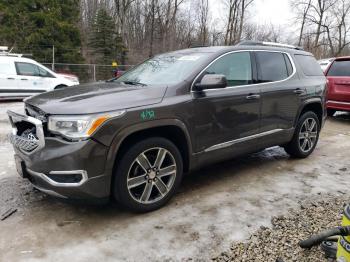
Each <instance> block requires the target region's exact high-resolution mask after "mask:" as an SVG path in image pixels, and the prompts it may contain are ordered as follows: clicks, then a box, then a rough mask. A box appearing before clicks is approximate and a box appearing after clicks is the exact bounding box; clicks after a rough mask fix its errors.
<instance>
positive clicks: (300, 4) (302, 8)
mask: <svg viewBox="0 0 350 262" xmlns="http://www.w3.org/2000/svg"><path fill="white" fill-rule="evenodd" d="M311 1H312V0H307V1H304V0H301V1H296V2H293V4H292V6H293V9H294V10H295V12H296V15H297V17H296V21H297V22H299V21H300V32H299V39H298V46H301V45H302V40H303V36H304V30H305V26H306V22H307V18H308V15H309V12H310V7H311Z"/></svg>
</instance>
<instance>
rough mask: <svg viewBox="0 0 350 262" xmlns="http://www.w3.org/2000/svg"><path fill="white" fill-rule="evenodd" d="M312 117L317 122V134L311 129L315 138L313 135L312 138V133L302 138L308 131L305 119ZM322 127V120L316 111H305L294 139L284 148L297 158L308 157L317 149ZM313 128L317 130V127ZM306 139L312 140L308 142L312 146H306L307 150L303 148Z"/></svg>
mask: <svg viewBox="0 0 350 262" xmlns="http://www.w3.org/2000/svg"><path fill="white" fill-rule="evenodd" d="M309 119H310V120H309ZM311 119H312V120H313V121H315V123H316V124H315V125H316V130H317V134H316V136H315V134H314V133H315V132H311V131H310V134H311V133H312V136H315V139H314V140H313V137H312V138H311V135H310V134H308V135H307V136H305V138H300V137H303V136H304V134H305V133H307V132H306V131H305V125H304V123H305V121H306V120H308V121H311ZM311 123H313V122H312V121H311ZM320 129H321V128H320V122H319V120H318V117H317V115H316V114H315V113H314V112H311V111H310V112H305V113H304V114H303V115H302V116H301V117H300V118H299V120H298V123H297V126H296V129H295V132H294V135H293V139H292V140H291V141H290V142H289V143H288V144H287V145H285V146H284V149H285V150H286V152H287V153H288V154H289V155H291V156H292V157H295V158H306V157H308V156H309V155H310V154H311V153H312V152H313V151H314V150H315V147H316V145H317V142H318V138H319V135H320ZM313 130H315V129H313ZM303 139H304V140H303ZM305 140H309V141H310V142H308V141H307V142H306V143H307V146H309V145H310V146H309V147H305V150H303V146H304V142H305ZM312 142H313V144H312V146H311V143H312ZM309 143H310V144H309ZM301 144H302V145H301Z"/></svg>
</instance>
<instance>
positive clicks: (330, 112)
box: [327, 109, 337, 117]
mask: <svg viewBox="0 0 350 262" xmlns="http://www.w3.org/2000/svg"><path fill="white" fill-rule="evenodd" d="M335 112H337V111H336V110H334V109H327V116H329V117H331V116H334V114H335Z"/></svg>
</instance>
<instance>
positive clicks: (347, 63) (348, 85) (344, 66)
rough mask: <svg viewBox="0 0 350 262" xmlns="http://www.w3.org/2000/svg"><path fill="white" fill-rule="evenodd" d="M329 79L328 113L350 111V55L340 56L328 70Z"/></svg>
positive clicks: (331, 114)
mask: <svg viewBox="0 0 350 262" xmlns="http://www.w3.org/2000/svg"><path fill="white" fill-rule="evenodd" d="M326 76H327V79H328V82H329V84H328V92H327V113H328V115H329V116H333V115H334V114H335V112H336V111H349V112H350V56H348V57H338V58H336V59H335V60H334V61H333V62H332V64H331V65H330V66H329V68H328V70H327V71H326Z"/></svg>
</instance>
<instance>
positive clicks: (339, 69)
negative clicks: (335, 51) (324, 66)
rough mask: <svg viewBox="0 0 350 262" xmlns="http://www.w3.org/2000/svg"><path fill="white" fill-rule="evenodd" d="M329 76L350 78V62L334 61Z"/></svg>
mask: <svg viewBox="0 0 350 262" xmlns="http://www.w3.org/2000/svg"><path fill="white" fill-rule="evenodd" d="M327 76H350V61H346V60H345V61H342V60H340V61H337V60H336V61H334V62H333V64H332V65H331V67H330V68H329V70H328V73H327Z"/></svg>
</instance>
